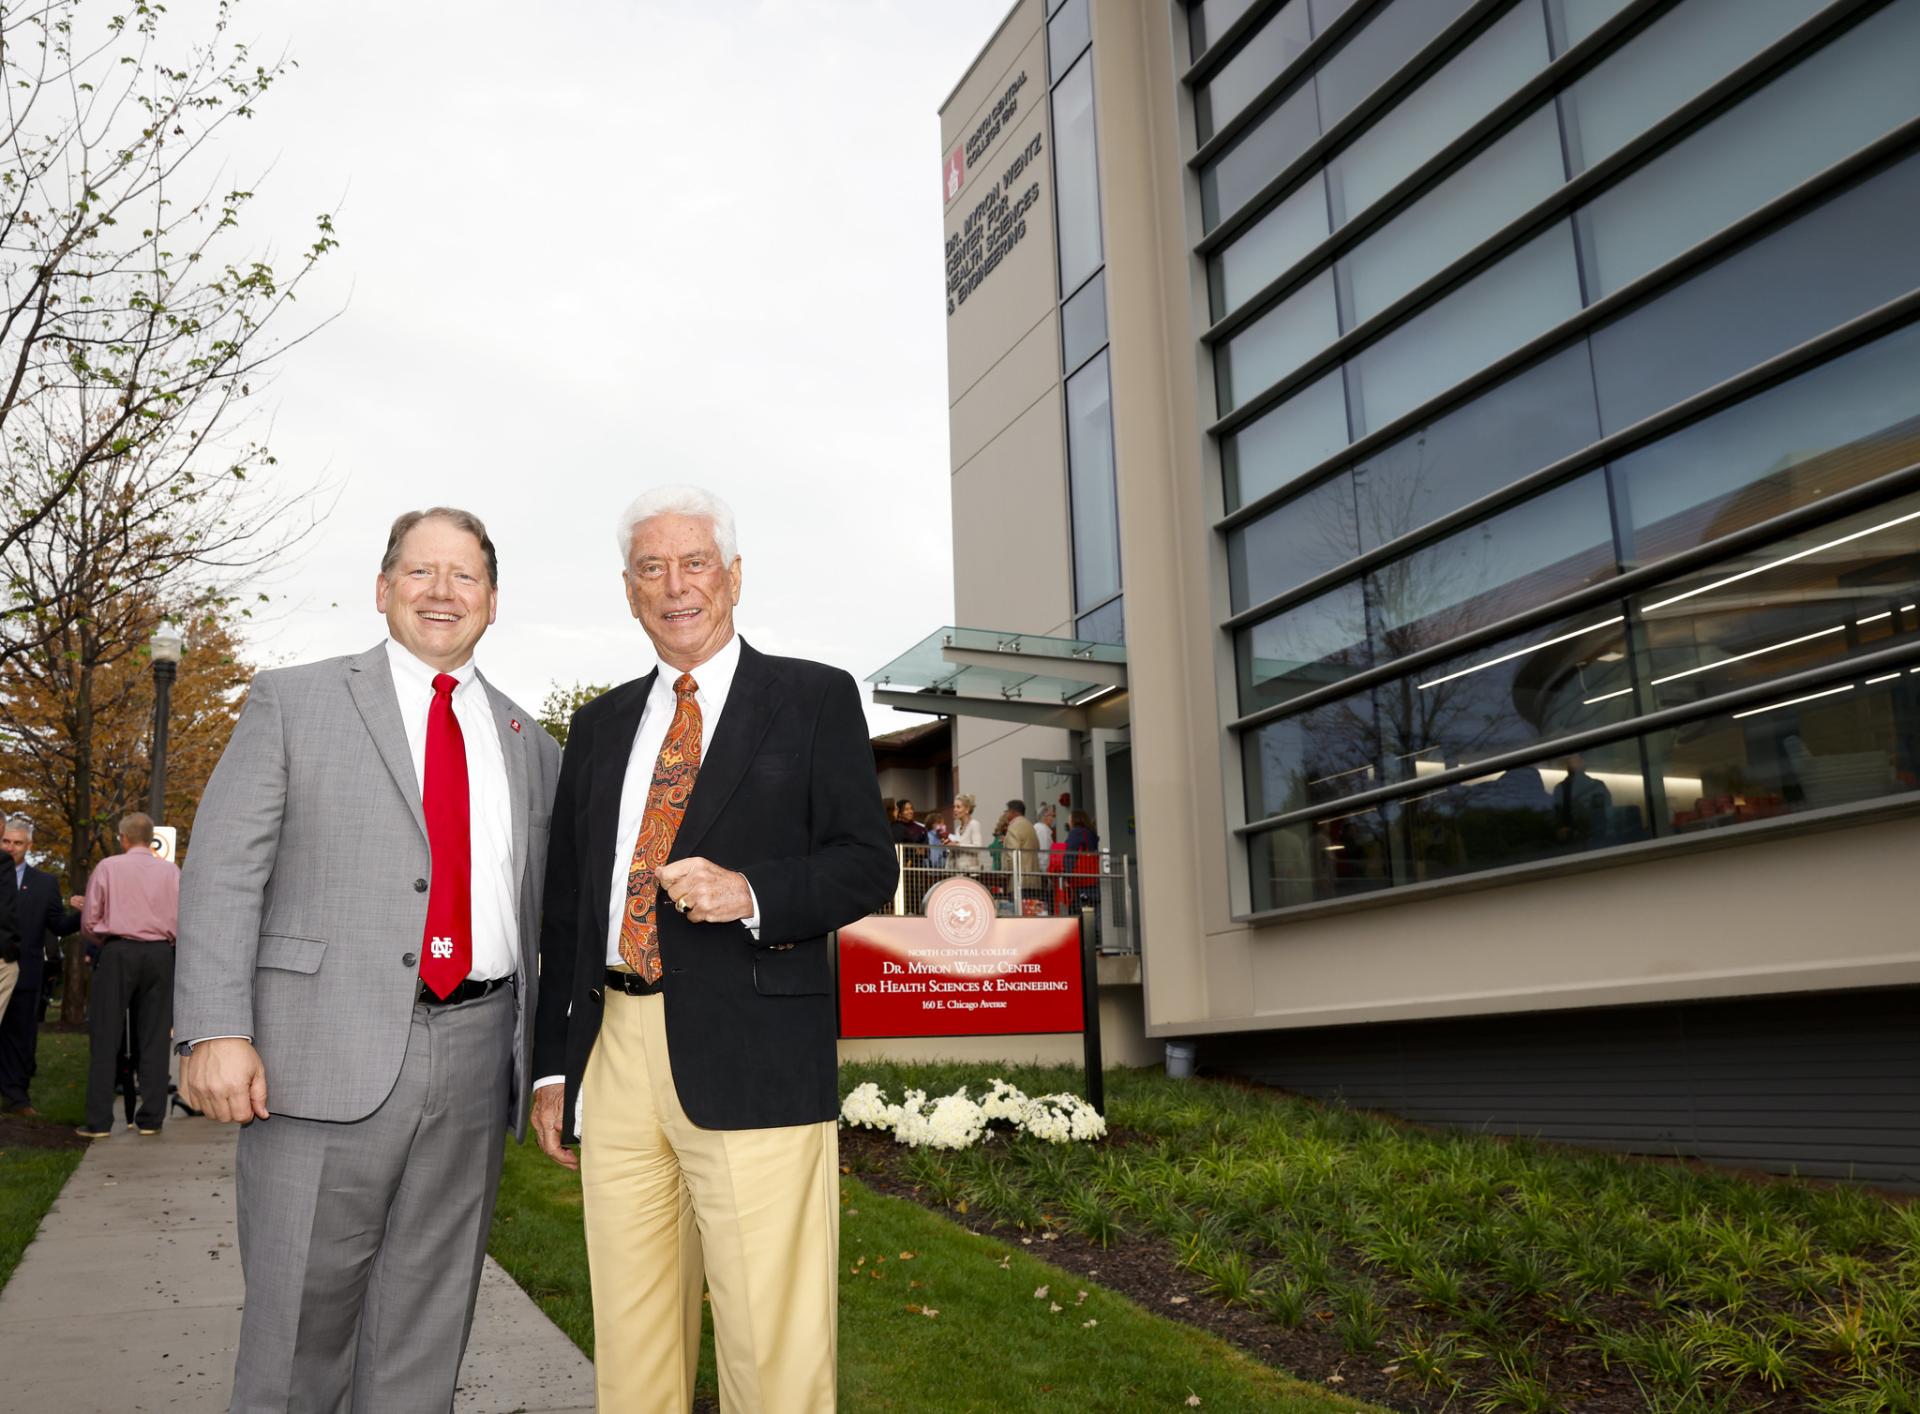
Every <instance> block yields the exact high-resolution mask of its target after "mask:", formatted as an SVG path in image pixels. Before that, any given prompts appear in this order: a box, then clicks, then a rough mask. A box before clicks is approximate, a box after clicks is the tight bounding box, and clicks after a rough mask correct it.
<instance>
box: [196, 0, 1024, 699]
mask: <svg viewBox="0 0 1920 1414" xmlns="http://www.w3.org/2000/svg"><path fill="white" fill-rule="evenodd" d="M1010 3H1011V0H944V3H940V4H930V3H926V0H765V3H752V2H751V0H649V2H648V3H626V4H620V3H611V0H573V3H568V4H554V5H539V6H535V5H529V4H526V3H524V0H522V3H519V4H512V5H509V4H502V3H491V0H487V2H486V3H474V0H463V3H460V4H452V3H427V0H407V3H400V4H396V3H393V0H328V3H326V4H324V5H321V4H312V3H307V4H296V3H294V2H293V0H249V3H246V4H244V5H243V6H241V7H240V9H239V11H238V14H237V16H236V21H235V24H234V32H235V34H237V35H239V36H242V37H246V38H248V39H250V40H251V41H252V42H253V43H254V45H255V48H256V51H257V53H259V54H263V55H264V54H267V53H270V52H277V51H278V50H279V49H281V48H283V47H284V48H285V49H287V50H288V51H289V52H290V53H291V55H292V56H293V57H294V58H295V59H296V60H297V61H298V63H299V66H300V67H299V69H298V71H297V72H296V73H295V74H294V75H293V76H292V77H291V78H290V79H289V80H288V81H287V82H286V83H285V84H284V85H283V86H282V87H280V88H277V89H276V90H274V91H273V92H272V93H271V94H270V95H268V97H267V99H266V100H265V101H264V102H263V103H262V104H261V106H260V112H259V116H258V117H257V118H255V119H254V120H253V121H252V123H251V124H249V125H246V126H244V127H242V128H241V129H240V130H239V136H238V138H237V139H235V140H232V141H230V143H229V148H228V150H229V153H230V155H231V158H232V163H233V166H234V173H235V175H236V176H248V175H250V174H251V173H252V172H254V171H257V170H258V169H259V168H261V167H263V166H266V165H271V167H272V171H271V174H270V176H269V177H268V179H267V180H266V181H265V182H264V183H263V184H262V185H261V186H260V188H259V190H260V196H259V197H258V199H257V201H256V204H255V206H254V208H253V209H252V211H251V213H250V214H249V216H248V218H247V227H246V228H247V230H248V231H249V232H252V233H254V234H255V235H256V236H257V237H259V238H262V239H265V238H269V237H271V238H273V239H274V240H275V242H276V243H277V244H278V245H279V246H280V247H281V249H282V250H283V251H287V250H295V249H297V248H299V247H300V246H302V245H304V244H305V242H306V241H307V240H309V239H310V233H311V229H312V225H311V223H312V218H313V216H314V214H315V213H317V212H319V211H321V210H324V209H327V208H329V207H332V206H335V205H338V208H339V216H338V226H339V234H340V237H341V239H342V242H343V244H342V248H341V249H340V250H339V251H337V252H335V253H334V254H333V255H332V256H330V257H329V258H328V262H327V265H326V267H325V274H324V278H323V279H322V280H321V282H320V283H319V284H318V285H316V286H315V287H313V288H311V289H310V290H309V291H307V292H306V293H305V294H303V296H302V298H301V308H302V310H303V311H304V313H305V315H306V316H307V317H309V318H314V317H318V316H320V315H322V314H323V313H326V312H329V311H333V310H339V311H340V313H339V317H338V319H337V320H336V321H335V322H334V323H333V324H332V325H331V326H330V327H329V328H327V329H325V330H324V331H322V332H321V333H320V334H319V335H318V336H317V337H315V338H314V339H313V340H312V341H310V342H309V343H307V344H306V345H305V346H304V347H302V348H299V349H297V350H295V351H293V352H292V353H291V354H290V355H289V357H288V360H287V362H286V363H285V364H284V365H283V367H282V370H281V372H280V373H279V375H278V376H277V379H276V381H275V382H274V384H273V386H272V388H271V391H270V393H269V395H268V396H267V398H266V399H264V400H257V401H262V407H263V411H264V412H266V413H268V414H270V415H271V418H272V428H271V430H272V444H273V448H274V451H275V452H276V454H277V455H278V457H279V459H280V469H279V474H280V475H282V476H284V477H287V478H291V479H293V480H294V481H296V482H298V481H301V480H306V479H324V480H327V481H329V482H330V483H332V484H334V485H336V486H337V487H338V488H339V497H338V503H337V505H336V507H335V509H334V510H333V512H332V515H331V518H330V519H329V520H328V521H327V523H326V524H325V525H324V526H323V527H322V528H321V530H320V531H319V532H318V534H317V535H316V536H315V538H314V539H313V540H312V541H311V542H310V547H309V549H308V550H307V552H306V554H305V555H304V557H303V558H302V560H301V561H300V563H299V566H298V570H297V574H296V575H295V576H293V577H292V578H290V579H288V580H287V582H285V583H283V584H281V585H280V586H279V589H280V590H282V591H284V592H286V594H287V596H288V597H287V599H286V601H285V604H284V606H283V607H279V608H277V609H276V610H275V611H274V613H273V615H272V617H271V618H270V620H269V621H268V622H266V623H264V624H263V625H262V626H261V627H260V628H259V629H258V631H257V632H256V633H255V635H254V639H253V644H252V646H253V648H254V650H255V653H256V656H257V658H258V659H259V661H260V662H261V663H262V664H263V665H268V664H273V663H280V662H294V661H304V660H309V659H313V658H319V657H326V656H330V655H333V654H338V653H346V652H353V651H357V650H359V649H362V648H365V647H367V646H368V645H370V644H372V643H374V642H375V641H377V640H378V639H379V637H380V636H381V635H382V634H383V632H384V627H385V626H384V624H383V623H382V621H381V620H380V619H379V618H378V617H377V616H376V615H375V614H374V611H373V575H374V571H375V568H376V567H377V563H378V557H379V552H380V549H381V545H382V543H383V538H384V532H385V527H386V525H387V522H388V521H389V520H390V519H391V518H392V516H393V515H394V514H395V513H396V512H398V511H399V510H402V509H405V508H407V507H410V506H421V505H426V504H429V503H434V502H450V503H453V504H456V505H462V506H466V507H468V508H469V509H471V510H473V511H475V512H477V513H479V514H480V515H481V516H482V517H484V518H485V519H486V521H487V522H488V526H489V528H490V530H491V531H492V533H493V536H494V539H495V541H496V543H497V544H498V546H499V550H500V559H501V592H500V620H499V622H498V623H497V624H496V625H495V626H494V627H493V628H492V629H491V630H490V631H489V632H488V634H487V637H486V639H485V641H484V642H483V643H482V644H481V646H480V649H479V654H478V656H479V659H480V662H481V666H482V668H483V669H484V670H485V671H486V672H487V673H488V674H489V675H490V676H491V677H492V678H493V679H494V681H495V682H497V683H499V684H500V685H501V686H502V687H504V688H505V689H506V690H507V691H508V692H510V693H511V694H513V695H514V696H516V697H518V698H519V699H520V700H521V701H523V702H524V703H527V704H528V705H530V706H537V705H538V702H539V700H540V698H541V697H543V696H544V695H545V693H546V691H547V689H548V687H549V685H550V684H552V683H554V682H556V681H557V682H563V683H570V682H573V681H576V680H582V681H619V680H621V679H624V678H628V677H632V676H634V675H636V674H638V673H640V672H644V671H645V670H646V669H647V668H649V667H650V666H651V665H652V654H651V650H650V649H649V648H648V646H647V643H646V639H645V637H644V635H642V633H641V632H640V629H639V626H638V625H637V624H635V623H634V622H633V621H632V619H630V618H629V617H628V615H627V612H626V608H625V605H624V602H623V601H622V598H621V595H620V590H619V583H618V576H619V559H618V555H617V553H616V550H615V546H614V538H613V529H612V525H613V521H614V519H615V517H616V516H617V514H618V512H619V511H620V509H621V507H622V506H624V505H625V503H626V502H627V501H628V500H629V499H630V498H631V497H632V496H633V495H634V494H636V493H637V492H638V491H639V490H641V489H642V488H644V487H646V486H648V485H652V484H657V483H659V482H663V481H696V482H701V483H704V484H705V485H707V486H710V487H712V488H713V489H714V490H716V491H718V492H720V493H721V494H722V495H723V496H725V497H727V498H728V500H730V501H731V502H732V503H733V505H734V508H735V511H736V514H737V515H738V518H739V522H740V541H741V552H742V556H743V559H744V561H745V578H746V584H745V597H744V601H743V603H742V604H741V606H740V608H739V610H738V612H737V619H736V623H737V624H738V626H739V627H740V629H741V630H742V632H743V633H744V634H745V636H746V637H747V638H748V639H749V640H751V641H752V642H753V643H755V644H756V645H757V646H758V647H761V648H763V649H767V650H770V651H773V652H779V653H792V654H800V655H803V656H807V657H813V658H819V659H823V660H825V661H827V662H831V663H835V664H838V665H840V666H842V667H844V668H846V669H848V670H849V671H851V672H853V673H854V674H855V676H856V677H861V678H864V677H865V675H866V674H867V673H869V672H871V671H873V670H874V669H875V668H877V667H879V666H880V665H881V664H882V663H884V662H885V661H886V660H887V659H889V658H891V657H892V656H893V655H894V654H896V653H898V652H900V651H901V650H903V649H905V648H907V647H908V646H909V645H910V644H912V643H914V642H915V641H917V640H918V639H919V638H921V637H922V636H924V635H925V634H927V633H928V632H930V631H931V630H933V629H934V628H935V627H937V626H939V625H941V624H944V623H947V622H950V620H951V611H952V604H953V591H952V578H951V562H952V555H951V542H950V535H949V519H950V517H949V509H948V493H947V477H948V473H947V421H946V396H945V393H946V379H945V357H946V354H945V343H944V339H945V336H944V333H943V328H942V326H943V323H944V319H945V311H944V304H943V299H942V293H943V287H942V276H941V210H940V203H939V196H938V187H937V181H938V178H939V169H940V159H941V150H940V135H939V125H938V119H937V115H936V109H937V108H938V106H939V104H940V103H941V101H942V100H943V99H944V98H945V97H946V95H947V93H948V92H949V91H950V90H951V89H952V87H953V86H954V84H955V83H956V82H957V81H958V79H959V77H960V75H961V73H962V72H963V70H964V68H965V66H966V64H967V63H968V61H969V60H971V58H972V57H973V56H974V55H975V54H976V53H977V52H978V51H979V49H980V47H981V46H982V45H983V44H984V43H985V42H986V39H987V38H988V36H989V35H990V34H991V33H992V31H993V29H994V27H995V26H996V25H997V24H998V23H999V22H1000V20H1001V18H1002V17H1003V16H1004V14H1005V12H1006V10H1007V8H1008V5H1009V4H1010ZM197 8H198V7H197V6H177V7H175V9H174V14H175V16H176V17H180V18H184V17H185V16H186V15H187V14H188V13H189V12H190V11H191V10H194V9H197ZM869 713H870V716H871V717H872V719H873V723H874V728H875V730H889V729H891V728H892V727H895V726H902V725H908V724H910V723H913V722H917V721H924V720H925V718H922V717H910V716H904V715H901V714H897V713H891V712H884V711H882V710H880V709H878V708H872V707H870V708H869Z"/></svg>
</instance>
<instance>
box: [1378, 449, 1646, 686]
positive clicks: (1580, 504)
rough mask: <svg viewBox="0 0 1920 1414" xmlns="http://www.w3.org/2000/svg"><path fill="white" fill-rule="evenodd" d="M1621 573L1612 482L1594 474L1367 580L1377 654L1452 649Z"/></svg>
mask: <svg viewBox="0 0 1920 1414" xmlns="http://www.w3.org/2000/svg"><path fill="white" fill-rule="evenodd" d="M1616 572H1617V567H1616V565H1615V563H1614V557H1613V526H1612V524H1611V522H1610V520H1609V519H1608V514H1607V484H1606V478H1605V477H1604V476H1602V475H1601V474H1600V473H1599V472H1598V471H1590V472H1588V473H1586V474H1585V475H1584V476H1581V477H1579V478H1578V479H1576V480H1573V481H1569V482H1567V483H1566V484H1564V485H1561V486H1556V487H1554V488H1553V489H1552V490H1551V491H1544V492H1542V493H1540V494H1539V495H1537V496H1533V497H1530V498H1529V499H1527V500H1525V501H1522V502H1520V503H1519V504H1518V505H1515V506H1511V507H1509V508H1508V509H1506V510H1504V511H1501V512H1500V513H1499V514H1497V515H1493V516H1489V517H1488V518H1487V519H1486V520H1483V521H1480V522H1478V523H1477V524H1475V525H1471V526H1468V527H1467V528H1466V529H1464V530H1459V531H1456V532H1454V533H1453V534H1452V535H1449V536H1447V537H1446V538H1444V539H1441V540H1436V541H1435V542H1433V544H1431V545H1427V546H1424V547H1423V548H1421V549H1419V550H1415V551H1414V552H1413V553H1412V554H1409V555H1402V556H1401V557H1399V558H1398V559H1395V560H1390V561H1388V562H1387V563H1386V564H1384V565H1381V566H1380V567H1379V568H1378V569H1375V570H1374V571H1373V572H1372V573H1371V574H1369V575H1368V576H1367V592H1368V599H1369V608H1370V612H1371V621H1372V624H1373V631H1374V642H1375V648H1376V652H1377V656H1378V657H1379V658H1380V660H1381V661H1382V662H1386V661H1389V660H1391V659H1393V658H1399V657H1403V656H1405V655H1406V654H1408V653H1416V652H1418V651H1420V650H1421V649H1423V648H1430V647H1433V646H1435V645H1436V644H1441V643H1445V642H1447V641H1448V640H1449V639H1453V638H1457V637H1459V636H1460V635H1461V634H1463V633H1468V632H1471V631H1473V630H1474V629H1478V628H1484V627H1486V626H1487V625H1488V624H1492V623H1498V622H1500V621H1501V620H1502V619H1506V618H1510V617H1512V616H1513V615H1515V614H1520V613H1524V612H1526V611H1527V610H1528V609H1532V608H1536V607H1538V606H1539V605H1541V604H1544V603H1547V602H1548V601H1549V600H1553V599H1557V598H1559V597H1560V596H1561V595H1563V594H1571V593H1572V592H1573V591H1574V590H1576V589H1582V588H1585V587H1586V586H1587V585H1589V584H1596V583H1598V582H1599V581H1601V580H1603V579H1610V578H1611V577H1612V576H1613V575H1614V574H1615V573H1616Z"/></svg>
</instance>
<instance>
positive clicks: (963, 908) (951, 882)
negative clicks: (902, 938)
mask: <svg viewBox="0 0 1920 1414" xmlns="http://www.w3.org/2000/svg"><path fill="white" fill-rule="evenodd" d="M924 907H925V910H926V915H927V917H928V919H929V920H931V921H932V923H933V931H934V932H936V933H938V934H939V935H940V937H941V939H942V940H943V941H945V942H949V943H956V944H960V945H963V946H964V945H968V944H972V943H977V942H979V941H980V940H981V939H982V938H984V937H986V936H987V929H989V928H991V927H992V926H993V917H994V907H993V895H992V894H990V893H988V892H987V889H986V886H985V885H984V884H982V883H981V882H980V881H979V880H977V879H968V878H965V877H964V876H962V877H956V878H952V879H942V880H941V881H940V882H939V883H937V884H935V885H934V886H933V887H932V888H931V889H928V890H927V899H926V903H925V905H924Z"/></svg>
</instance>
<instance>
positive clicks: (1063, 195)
mask: <svg viewBox="0 0 1920 1414" xmlns="http://www.w3.org/2000/svg"><path fill="white" fill-rule="evenodd" d="M1087 3H1088V0H1063V3H1060V4H1058V5H1056V6H1054V7H1053V9H1052V14H1051V17H1050V18H1049V19H1048V21H1047V67H1048V71H1049V73H1050V74H1051V75H1052V76H1053V91H1052V97H1051V102H1052V104H1053V171H1054V192H1055V208H1056V213H1057V220H1056V223H1055V224H1056V228H1057V231H1058V254H1059V270H1060V362H1061V370H1062V373H1063V374H1064V376H1065V380H1066V398H1065V402H1066V441H1067V485H1068V515H1069V521H1070V524H1071V527H1072V535H1073V600H1074V614H1075V621H1074V633H1075V635H1076V636H1077V637H1080V638H1090V639H1094V640H1097V641H1100V642H1108V643H1118V642H1120V641H1121V639H1122V637H1123V632H1122V627H1123V626H1122V621H1121V606H1120V516H1119V506H1118V501H1117V498H1116V493H1115V489H1114V460H1113V410H1112V397H1111V382H1110V380H1109V378H1108V376H1107V291H1106V265H1105V253H1104V249H1103V245H1102V240H1101V232H1100V168H1099V145H1098V138H1097V136H1096V134H1095V131H1094V106H1093V47H1092V33H1091V29H1090V26H1089V23H1088V16H1087ZM1228 22H1229V23H1230V21H1228Z"/></svg>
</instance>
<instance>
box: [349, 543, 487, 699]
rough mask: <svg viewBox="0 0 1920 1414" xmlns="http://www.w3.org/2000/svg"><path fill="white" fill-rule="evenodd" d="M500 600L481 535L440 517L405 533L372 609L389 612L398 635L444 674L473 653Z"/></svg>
mask: <svg viewBox="0 0 1920 1414" xmlns="http://www.w3.org/2000/svg"><path fill="white" fill-rule="evenodd" d="M497 600H498V594H497V592H496V591H495V589H494V587H493V585H492V584H491V583H490V582H489V581H488V579H487V557H486V552H485V551H483V550H482V549H481V548H480V541H479V539H478V537H476V536H475V535H473V533H472V532H470V531H466V530H462V529H461V528H460V527H459V526H457V525H455V524H454V523H453V522H452V521H448V520H443V519H441V518H440V517H438V516H429V517H428V518H427V519H425V520H423V521H421V522H420V523H419V524H418V525H416V526H414V528H413V529H412V530H409V531H408V532H407V534H406V538H405V539H404V540H402V541H401V542H400V553H399V555H398V557H397V558H396V559H395V561H394V566H393V573H392V574H391V575H390V576H389V575H386V574H382V575H380V576H379V577H378V578H377V579H376V580H375V582H374V591H373V603H374V607H375V608H377V609H378V610H379V611H380V612H381V613H383V614H385V615H386V616H387V627H388V629H389V630H391V631H392V633H393V636H394V639H395V640H396V641H397V642H398V643H399V644H400V646H401V647H402V648H405V649H406V650H407V651H408V652H409V653H411V654H413V656H414V657H416V658H418V659H419V660H420V661H421V662H423V663H426V664H428V665H429V666H431V667H434V668H437V669H439V670H440V671H441V672H451V671H452V670H453V669H455V668H457V667H459V666H460V665H461V664H462V663H464V662H466V661H467V659H469V658H471V657H472V656H473V645H474V644H476V643H478V642H479V641H480V635H481V634H483V633H485V632H486V631H487V625H489V624H491V623H492V622H493V617H494V612H495V610H496V608H497Z"/></svg>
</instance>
